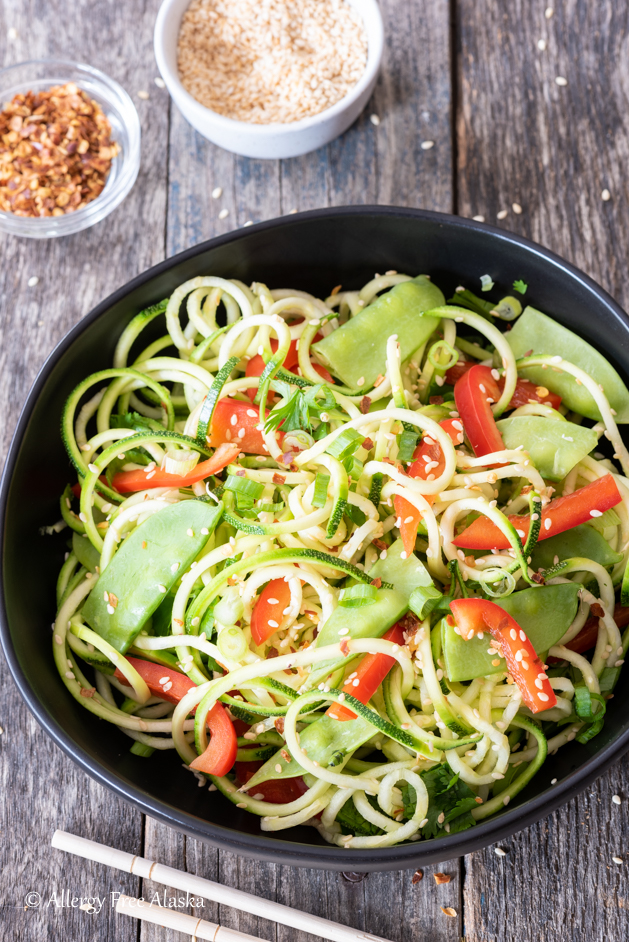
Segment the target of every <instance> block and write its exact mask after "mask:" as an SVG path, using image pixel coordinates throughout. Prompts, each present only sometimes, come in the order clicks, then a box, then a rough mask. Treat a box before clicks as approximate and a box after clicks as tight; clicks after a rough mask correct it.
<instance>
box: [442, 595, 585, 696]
mask: <svg viewBox="0 0 629 942" xmlns="http://www.w3.org/2000/svg"><path fill="white" fill-rule="evenodd" d="M580 588H581V586H580V585H578V584H577V583H574V582H570V583H561V584H559V585H548V586H540V587H539V588H536V589H523V590H522V591H521V592H514V593H513V595H509V596H508V597H507V598H504V599H497V600H496V601H497V604H498V605H500V607H501V608H504V610H505V611H506V612H507V613H508V614H509V615H511V617H512V618H514V619H515V621H517V623H518V624H519V625H520V627H521V628H522V630H523V631H524V632H525V633H526V635H527V636H528V638H529V641H530V642H531V644H532V645H533V647H534V648H535V650H536V652H537V653H538V654H539V653H542V652H544V651H548V649H549V648H550V647H551V646H552V645H553V644H556V643H557V641H559V639H560V638H561V637H562V635H564V634H565V633H566V631H567V629H568V628H569V627H570V625H571V624H572V622H573V621H574V618H575V615H576V613H577V605H578V601H579V590H580ZM441 631H442V635H441V640H442V646H443V655H444V657H445V662H446V672H447V675H448V679H449V680H452V681H461V680H473V679H474V678H475V677H485V676H486V675H487V674H497V673H500V672H502V671H505V670H506V662H505V660H504V659H503V658H501V657H499V656H498V655H497V654H489V653H488V650H487V649H488V648H491V637H490V635H489V632H488V633H487V634H486V635H485V637H484V638H480V637H475V638H471V639H470V640H469V641H466V640H464V639H463V638H462V637H461V635H459V634H457V633H456V632H455V630H454V626H453V625H449V624H448V621H447V619H445V618H444V619H443V620H442V622H441ZM492 650H493V649H492ZM495 661H496V662H497V663H494V662H495Z"/></svg>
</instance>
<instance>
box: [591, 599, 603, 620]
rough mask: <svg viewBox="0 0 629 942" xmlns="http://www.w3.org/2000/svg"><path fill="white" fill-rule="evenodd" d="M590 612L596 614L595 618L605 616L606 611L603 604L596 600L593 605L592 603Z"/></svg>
mask: <svg viewBox="0 0 629 942" xmlns="http://www.w3.org/2000/svg"><path fill="white" fill-rule="evenodd" d="M590 612H591V613H592V615H594V617H595V618H604V617H605V611H604V610H603V608H602V606H600V605H599V604H598V602H594V604H593V605H590Z"/></svg>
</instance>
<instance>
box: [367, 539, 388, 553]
mask: <svg viewBox="0 0 629 942" xmlns="http://www.w3.org/2000/svg"><path fill="white" fill-rule="evenodd" d="M371 542H372V544H373V545H374V546H375V547H376V549H379V550H380V552H381V553H383V552H384V551H385V550H388V548H389V545H388V543H385V542H384V540H379V539H377V538H376V539H375V540H372V541H371Z"/></svg>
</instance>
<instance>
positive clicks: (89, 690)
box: [81, 687, 96, 697]
mask: <svg viewBox="0 0 629 942" xmlns="http://www.w3.org/2000/svg"><path fill="white" fill-rule="evenodd" d="M95 693H96V687H81V696H82V697H93V696H94V694H95Z"/></svg>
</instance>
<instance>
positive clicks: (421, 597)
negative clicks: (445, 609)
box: [408, 585, 444, 621]
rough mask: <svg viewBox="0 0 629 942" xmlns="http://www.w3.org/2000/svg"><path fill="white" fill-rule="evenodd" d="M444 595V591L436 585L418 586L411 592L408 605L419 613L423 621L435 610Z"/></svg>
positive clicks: (418, 615)
mask: <svg viewBox="0 0 629 942" xmlns="http://www.w3.org/2000/svg"><path fill="white" fill-rule="evenodd" d="M443 597H444V595H443V592H440V591H439V589H436V588H435V586H434V585H427V586H418V587H417V588H416V589H414V590H413V592H412V593H411V597H410V599H409V601H408V607H409V608H410V610H411V611H412V612H414V613H415V614H416V615H417V617H418V618H419V619H420V621H423V620H424V618H427V617H428V615H430V613H431V612H432V611H434V610H435V608H436V607H437V605H438V604H439V602H440V601H441V599H442V598H443Z"/></svg>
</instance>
